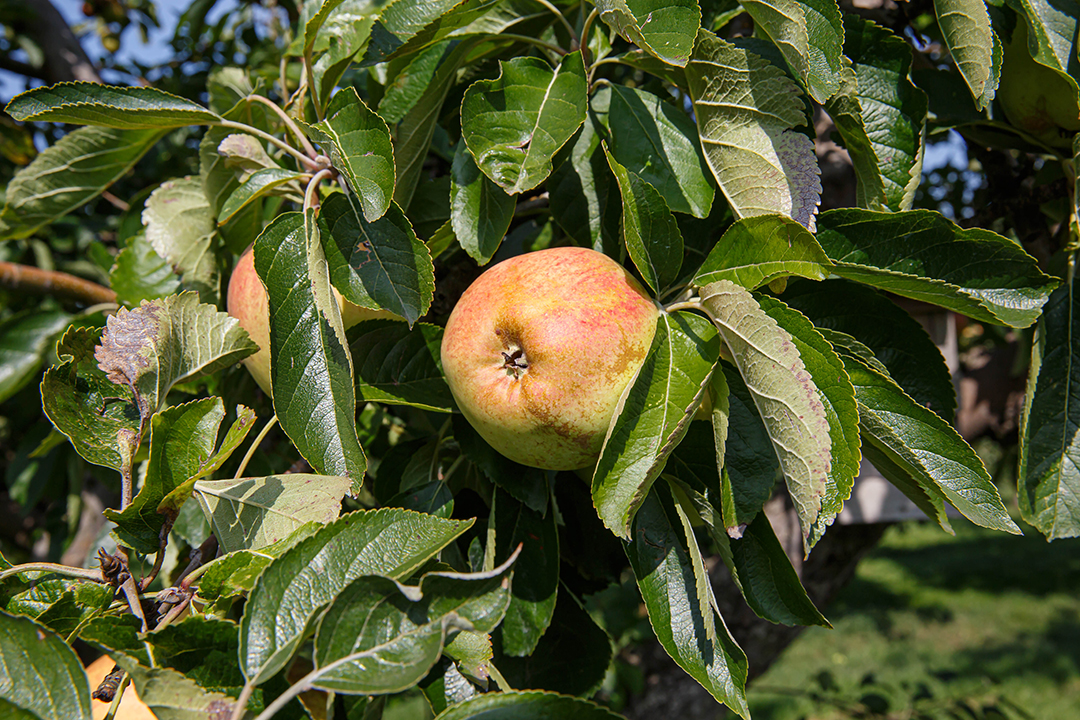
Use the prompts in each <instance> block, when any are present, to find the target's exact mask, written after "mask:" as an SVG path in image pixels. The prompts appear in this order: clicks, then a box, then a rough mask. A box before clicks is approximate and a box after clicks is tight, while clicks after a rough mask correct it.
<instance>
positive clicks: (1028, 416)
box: [1017, 279, 1080, 540]
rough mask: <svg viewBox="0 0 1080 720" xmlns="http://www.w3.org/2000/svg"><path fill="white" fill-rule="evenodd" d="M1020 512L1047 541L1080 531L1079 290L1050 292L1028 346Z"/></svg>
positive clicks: (1074, 287)
mask: <svg viewBox="0 0 1080 720" xmlns="http://www.w3.org/2000/svg"><path fill="white" fill-rule="evenodd" d="M1017 485H1018V494H1019V501H1020V512H1021V513H1022V514H1023V516H1024V519H1025V520H1027V521H1028V522H1030V523H1031V524H1032V525H1034V526H1035V527H1036V528H1038V529H1039V531H1040V532H1041V533H1043V534H1044V535H1046V537H1047V539H1049V540H1056V539H1058V538H1065V537H1076V536H1077V535H1080V289H1078V287H1077V281H1076V280H1075V279H1074V280H1073V281H1072V282H1070V283H1067V284H1066V285H1064V286H1062V287H1060V288H1058V289H1057V290H1055V291H1054V294H1053V295H1051V296H1050V301H1049V302H1048V303H1047V304H1046V308H1045V309H1044V311H1043V316H1042V318H1041V319H1040V320H1039V324H1038V326H1037V329H1036V332H1035V341H1034V343H1033V344H1032V348H1031V369H1030V374H1029V376H1028V389H1027V402H1026V403H1025V404H1024V414H1023V419H1022V423H1021V428H1020V471H1019V477H1018V480H1017Z"/></svg>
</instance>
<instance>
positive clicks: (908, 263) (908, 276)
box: [817, 208, 1057, 327]
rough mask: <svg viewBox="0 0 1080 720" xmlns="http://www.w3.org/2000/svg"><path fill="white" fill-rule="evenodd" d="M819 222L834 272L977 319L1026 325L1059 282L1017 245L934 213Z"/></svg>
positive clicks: (829, 217) (842, 214)
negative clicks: (1043, 270) (962, 227)
mask: <svg viewBox="0 0 1080 720" xmlns="http://www.w3.org/2000/svg"><path fill="white" fill-rule="evenodd" d="M819 225H820V226H821V230H820V232H819V233H818V235H817V239H818V242H819V243H820V244H821V247H822V249H824V250H825V254H826V255H828V256H829V258H830V259H831V260H832V261H833V267H832V272H833V273H834V274H836V275H839V276H841V277H844V278H848V279H849V280H855V281H857V282H861V283H863V284H866V285H870V286H872V287H876V288H878V289H880V290H886V291H888V292H892V293H895V294H897V295H902V296H904V297H907V298H911V299H913V300H922V301H923V302H928V303H931V304H933V305H939V306H941V307H945V308H948V309H950V310H955V311H957V312H959V313H963V314H964V315H967V316H969V317H973V318H976V319H977V320H983V321H985V322H990V323H994V324H1004V325H1010V326H1012V327H1027V326H1029V325H1031V324H1032V323H1034V322H1035V320H1036V319H1038V317H1039V311H1040V310H1041V308H1042V306H1043V304H1044V303H1045V302H1046V299H1047V298H1048V297H1049V295H1050V292H1051V291H1052V290H1053V289H1054V287H1056V286H1057V280H1055V279H1054V278H1052V277H1050V276H1048V275H1045V274H1043V272H1042V271H1041V270H1040V269H1039V266H1038V264H1037V263H1036V261H1035V258H1033V257H1031V256H1030V255H1028V254H1027V253H1026V252H1024V250H1023V248H1021V247H1020V246H1019V245H1018V244H1017V243H1015V242H1013V241H1011V240H1009V239H1008V238H1005V237H1002V236H1001V235H998V234H997V233H995V232H991V231H990V230H984V229H982V228H970V229H966V230H965V229H961V228H960V227H959V226H957V225H955V224H954V223H953V222H952V221H950V220H948V219H947V218H945V217H944V216H943V215H941V214H940V213H937V212H934V211H932V210H911V211H908V212H901V213H885V212H873V211H870V210H857V209H854V208H851V209H843V210H830V211H828V212H826V213H823V214H822V216H821V218H820V221H819Z"/></svg>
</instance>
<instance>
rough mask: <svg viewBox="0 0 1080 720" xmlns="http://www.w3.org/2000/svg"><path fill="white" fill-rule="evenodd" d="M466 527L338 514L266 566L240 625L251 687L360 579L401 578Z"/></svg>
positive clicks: (408, 516)
mask: <svg viewBox="0 0 1080 720" xmlns="http://www.w3.org/2000/svg"><path fill="white" fill-rule="evenodd" d="M471 525H472V521H471V520H469V521H465V520H443V519H442V518H437V517H434V516H432V515H421V514H420V513H415V512H411V511H408V510H399V509H394V508H388V509H383V510H374V511H357V512H352V513H349V514H347V515H344V516H343V517H341V518H340V519H339V520H337V521H335V522H333V523H331V524H330V525H327V526H326V527H324V528H323V529H322V530H320V531H319V532H318V533H316V534H315V535H313V536H312V537H310V538H307V539H306V540H304V541H303V542H301V543H300V544H299V545H297V546H296V547H294V548H292V549H291V550H289V551H288V552H286V553H285V554H284V555H282V556H281V557H280V558H278V559H277V560H276V561H274V562H273V563H272V564H271V565H270V566H269V567H268V568H267V569H266V570H265V572H263V574H262V575H261V576H260V577H259V580H258V582H257V583H256V585H255V588H254V589H253V590H252V591H251V595H250V596H249V598H248V601H247V605H245V607H244V616H243V618H242V619H241V621H240V659H241V665H242V669H243V671H244V675H245V676H246V677H247V678H248V681H249V682H252V683H255V684H259V683H262V682H264V681H265V680H267V679H269V678H270V677H271V676H273V675H275V674H276V673H277V672H278V671H279V670H281V669H282V668H283V667H284V666H285V664H286V663H287V662H288V661H289V659H290V658H292V655H293V653H294V652H295V651H296V649H297V647H299V645H300V642H301V641H302V640H303V638H304V634H305V632H306V629H307V627H308V624H309V623H310V622H311V620H312V619H314V617H315V616H316V615H317V614H318V613H319V612H320V611H321V610H322V608H323V607H324V606H325V605H326V604H327V603H329V602H331V601H332V600H333V599H334V598H335V597H336V596H337V594H338V593H339V592H340V591H341V590H342V589H343V588H344V587H345V586H346V585H348V584H349V583H350V582H352V581H353V580H355V579H356V578H358V577H360V576H362V575H374V574H378V575H385V576H387V577H390V578H403V577H407V576H408V575H410V574H411V573H413V572H414V571H416V570H417V569H418V568H419V567H421V566H422V565H423V564H424V563H425V562H427V561H428V560H429V559H430V558H431V557H433V556H434V555H435V553H437V552H438V551H439V550H441V549H442V548H443V547H445V546H446V545H447V544H448V543H450V542H451V541H452V540H454V538H456V537H457V536H458V535H460V534H461V533H463V532H465V530H467V529H468V528H469V527H470V526H471Z"/></svg>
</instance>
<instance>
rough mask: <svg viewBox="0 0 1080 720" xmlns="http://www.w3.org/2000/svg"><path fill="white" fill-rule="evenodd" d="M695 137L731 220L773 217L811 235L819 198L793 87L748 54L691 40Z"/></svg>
mask: <svg viewBox="0 0 1080 720" xmlns="http://www.w3.org/2000/svg"><path fill="white" fill-rule="evenodd" d="M686 77H687V82H688V83H689V85H690V96H691V98H692V99H693V101H694V115H695V117H696V118H697V126H698V137H699V138H700V139H701V146H702V148H703V149H704V151H705V159H706V161H708V163H709V168H710V169H711V170H712V173H713V177H715V178H716V181H717V183H719V185H720V189H721V190H722V191H723V193H724V195H725V196H726V197H727V199H728V202H729V203H730V205H731V209H732V212H734V213H735V217H737V218H741V217H749V216H751V215H767V214H780V215H786V216H787V217H790V218H793V219H794V220H796V221H797V222H798V223H800V224H801V225H804V226H805V227H807V228H809V229H810V230H811V231H813V229H814V214H815V213H816V212H817V206H818V203H819V202H820V197H821V179H820V178H819V177H818V176H819V174H820V171H819V170H818V166H817V158H816V155H815V154H814V143H813V141H811V140H810V139H809V138H808V137H806V136H805V135H803V134H802V133H799V132H796V131H794V130H793V128H796V127H799V126H801V125H805V124H806V122H807V120H806V109H805V106H804V104H803V101H802V96H801V93H800V92H799V89H798V87H797V86H796V85H795V83H794V82H792V81H791V80H790V79H789V78H788V77H787V76H786V75H785V74H784V73H783V71H782V70H780V69H779V68H777V67H775V66H774V65H772V64H770V63H769V62H768V61H767V60H765V59H764V58H762V57H761V56H760V55H757V54H755V53H753V52H751V51H749V50H745V49H742V48H738V47H736V46H735V45H732V44H731V43H729V42H727V41H726V40H721V39H720V38H718V37H716V36H715V35H713V34H712V33H711V32H708V31H705V30H702V31H700V32H699V33H698V38H697V44H696V45H695V47H694V53H693V55H692V56H691V58H690V62H689V64H688V65H687V66H686Z"/></svg>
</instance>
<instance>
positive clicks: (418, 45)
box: [369, 0, 553, 60]
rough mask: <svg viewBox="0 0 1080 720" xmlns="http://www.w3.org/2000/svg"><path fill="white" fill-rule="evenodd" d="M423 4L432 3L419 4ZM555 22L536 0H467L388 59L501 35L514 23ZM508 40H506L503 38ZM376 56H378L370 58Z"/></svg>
mask: <svg viewBox="0 0 1080 720" xmlns="http://www.w3.org/2000/svg"><path fill="white" fill-rule="evenodd" d="M418 4H419V5H421V6H424V5H430V3H418ZM537 20H544V21H546V22H547V23H551V22H552V20H553V18H552V16H551V11H550V10H548V9H547V8H545V7H543V6H542V5H540V3H538V2H535V0H464V1H459V2H458V3H457V4H456V5H454V7H452V8H451V9H450V10H448V11H446V12H444V13H442V14H441V15H440V16H439V17H437V18H434V19H432V20H431V21H430V22H429V23H427V25H425V26H424V29H423V30H421V31H420V32H418V33H416V34H415V35H413V36H412V37H410V38H409V39H408V40H406V41H405V43H404V44H402V45H400V46H398V47H397V49H395V50H394V51H393V52H391V53H390V54H389V55H388V56H386V59H388V60H393V59H396V58H406V57H418V56H421V55H423V54H425V53H424V52H422V51H425V50H426V49H427V48H430V47H431V46H432V45H435V44H436V43H442V42H444V41H448V40H449V39H451V38H452V39H459V38H464V37H468V36H471V35H487V36H490V35H498V34H500V33H502V32H503V31H505V30H508V29H509V28H510V27H511V26H513V25H520V24H523V23H535V21H537ZM503 42H505V40H503ZM371 59H375V58H374V57H371V58H369V60H371Z"/></svg>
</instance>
